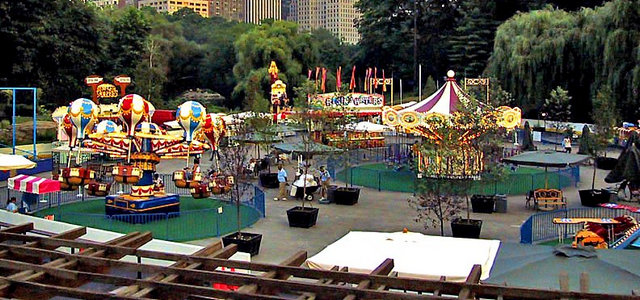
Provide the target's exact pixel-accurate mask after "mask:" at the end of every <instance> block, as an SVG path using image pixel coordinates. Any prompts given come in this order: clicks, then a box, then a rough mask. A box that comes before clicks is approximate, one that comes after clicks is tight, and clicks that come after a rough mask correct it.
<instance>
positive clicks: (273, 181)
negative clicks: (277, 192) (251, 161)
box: [260, 173, 279, 189]
mask: <svg viewBox="0 0 640 300" xmlns="http://www.w3.org/2000/svg"><path fill="white" fill-rule="evenodd" d="M260 185H261V186H262V187H264V188H268V189H275V188H278V185H279V183H278V173H262V174H260Z"/></svg>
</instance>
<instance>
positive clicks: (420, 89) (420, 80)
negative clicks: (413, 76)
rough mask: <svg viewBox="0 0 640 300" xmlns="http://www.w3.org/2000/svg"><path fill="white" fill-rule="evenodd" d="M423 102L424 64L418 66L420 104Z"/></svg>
mask: <svg viewBox="0 0 640 300" xmlns="http://www.w3.org/2000/svg"><path fill="white" fill-rule="evenodd" d="M420 101H422V64H420V65H418V102H420Z"/></svg>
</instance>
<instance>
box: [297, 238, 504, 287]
mask: <svg viewBox="0 0 640 300" xmlns="http://www.w3.org/2000/svg"><path fill="white" fill-rule="evenodd" d="M499 247H500V241H498V240H480V239H462V238H451V237H440V236H430V235H423V234H421V233H413V232H409V233H402V232H395V233H385V232H363V231H351V232H349V233H348V234H347V235H345V236H343V237H342V238H341V239H339V240H337V241H336V242H335V243H333V244H331V245H329V246H327V247H326V248H324V249H323V250H322V251H321V252H320V253H318V254H316V255H314V256H313V257H311V258H309V259H308V260H307V264H308V265H309V268H312V269H322V270H330V269H331V268H332V267H333V266H339V267H345V266H346V267H348V268H349V272H356V273H370V272H371V271H373V270H374V269H375V268H376V267H378V266H379V265H380V264H381V263H382V262H383V261H384V260H385V259H387V258H391V259H393V260H394V268H393V271H396V272H398V276H400V277H414V278H423V279H432V280H438V279H440V276H446V277H447V280H448V281H464V280H465V279H466V278H467V276H468V275H469V272H471V268H472V267H473V265H474V264H479V265H481V266H482V276H481V278H480V279H482V280H484V279H486V278H488V277H489V272H490V271H491V267H492V266H493V262H494V260H495V257H496V254H497V253H498V248H499Z"/></svg>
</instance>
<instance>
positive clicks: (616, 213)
mask: <svg viewBox="0 0 640 300" xmlns="http://www.w3.org/2000/svg"><path fill="white" fill-rule="evenodd" d="M624 215H628V216H632V217H634V218H636V219H639V218H640V213H634V212H630V211H628V210H625V209H609V208H604V207H595V208H570V209H559V210H555V211H551V212H543V213H537V214H533V215H531V216H530V217H529V218H528V219H527V220H526V221H525V222H524V223H523V224H522V225H521V226H520V243H523V244H532V243H538V242H544V241H549V240H553V239H558V238H562V239H566V238H568V237H571V236H573V235H574V234H575V233H576V232H578V231H579V230H580V229H582V228H584V225H583V224H561V225H560V224H553V219H554V218H615V217H620V216H624Z"/></svg>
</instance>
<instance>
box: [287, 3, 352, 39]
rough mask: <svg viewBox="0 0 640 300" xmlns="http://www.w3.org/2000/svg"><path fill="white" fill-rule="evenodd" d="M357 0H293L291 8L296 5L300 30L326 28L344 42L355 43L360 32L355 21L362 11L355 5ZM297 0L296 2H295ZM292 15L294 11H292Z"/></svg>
mask: <svg viewBox="0 0 640 300" xmlns="http://www.w3.org/2000/svg"><path fill="white" fill-rule="evenodd" d="M356 1H357V0H293V1H292V4H291V8H292V9H293V7H294V6H296V9H297V14H296V19H295V21H296V22H297V23H298V24H299V25H300V30H302V31H308V30H314V29H317V28H324V29H326V30H328V31H330V32H331V33H333V34H334V35H336V36H337V37H338V38H340V39H341V40H342V41H343V42H345V43H349V44H355V43H357V42H358V41H359V40H360V34H359V33H358V29H357V28H356V26H355V21H356V20H357V19H359V18H360V15H361V14H360V12H358V10H357V9H356V8H355V7H354V4H355V3H356ZM294 2H295V3H294ZM290 15H292V13H290Z"/></svg>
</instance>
